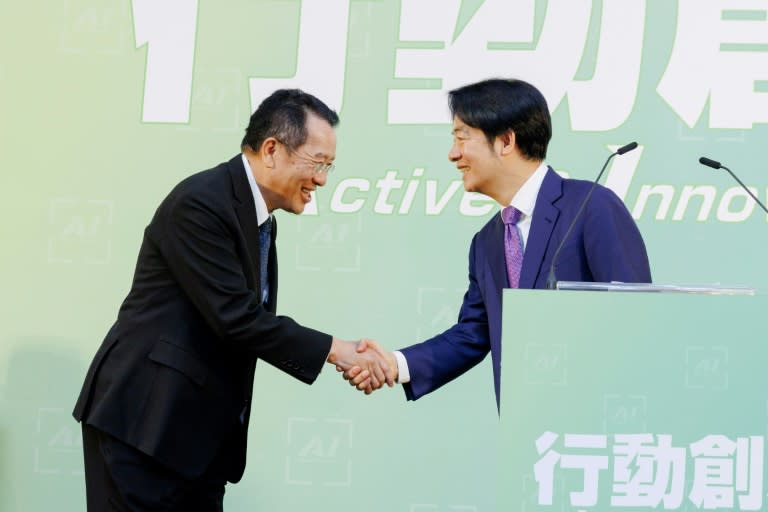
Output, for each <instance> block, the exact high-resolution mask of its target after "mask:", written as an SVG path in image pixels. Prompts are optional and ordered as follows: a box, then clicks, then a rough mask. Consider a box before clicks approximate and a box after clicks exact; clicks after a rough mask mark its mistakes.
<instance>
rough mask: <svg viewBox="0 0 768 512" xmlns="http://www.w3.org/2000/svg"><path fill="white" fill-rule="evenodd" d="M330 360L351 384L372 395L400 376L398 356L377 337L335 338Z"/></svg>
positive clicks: (390, 385) (393, 383)
mask: <svg viewBox="0 0 768 512" xmlns="http://www.w3.org/2000/svg"><path fill="white" fill-rule="evenodd" d="M327 362H329V363H331V364H333V365H335V366H336V371H338V372H341V373H343V377H344V379H345V380H347V381H349V384H350V385H351V386H355V387H356V388H357V389H359V390H360V391H362V392H363V393H365V394H366V395H370V394H371V393H373V392H374V390H377V389H379V388H381V387H382V386H384V384H386V385H387V386H389V387H392V386H394V385H395V382H396V381H397V377H398V370H397V360H396V359H395V355H394V354H393V353H392V352H387V351H386V350H384V349H383V348H382V347H381V345H379V344H378V343H376V342H375V341H374V340H370V339H365V338H363V339H361V340H360V341H343V340H340V339H337V338H333V342H332V343H331V352H330V354H328V359H327Z"/></svg>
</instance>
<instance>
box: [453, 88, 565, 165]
mask: <svg viewBox="0 0 768 512" xmlns="http://www.w3.org/2000/svg"><path fill="white" fill-rule="evenodd" d="M448 101H449V104H450V108H451V115H452V116H455V117H458V118H459V119H460V120H461V121H462V122H463V123H465V124H467V125H468V126H471V127H472V128H478V129H480V130H482V132H483V133H484V134H485V137H486V138H487V139H488V142H489V143H491V144H493V141H494V139H495V138H496V137H497V136H499V135H501V134H503V133H504V132H506V131H507V130H512V131H513V132H515V141H516V143H517V147H518V148H520V152H521V153H522V155H523V156H524V157H525V158H527V159H528V160H544V158H545V157H546V156H547V146H548V145H549V141H550V139H551V138H552V119H551V117H550V115H549V107H548V106H547V100H546V99H545V98H544V95H543V94H541V92H540V91H539V90H538V89H536V88H535V87H534V86H532V85H531V84H529V83H528V82H524V81H522V80H516V79H503V78H492V79H489V80H483V81H482V82H477V83H474V84H469V85H465V86H464V87H459V88H458V89H454V90H452V91H450V92H449V93H448Z"/></svg>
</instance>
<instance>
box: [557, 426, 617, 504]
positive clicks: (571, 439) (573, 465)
mask: <svg viewBox="0 0 768 512" xmlns="http://www.w3.org/2000/svg"><path fill="white" fill-rule="evenodd" d="M564 445H565V447H566V448H586V449H600V448H605V447H606V436H604V435H578V434H565V442H564ZM560 467H561V468H565V469H581V470H583V471H584V489H583V490H582V491H579V492H572V493H571V505H573V506H575V507H591V506H593V505H595V504H597V497H598V496H597V488H598V481H599V478H600V470H601V469H607V468H608V456H607V455H562V456H561V458H560Z"/></svg>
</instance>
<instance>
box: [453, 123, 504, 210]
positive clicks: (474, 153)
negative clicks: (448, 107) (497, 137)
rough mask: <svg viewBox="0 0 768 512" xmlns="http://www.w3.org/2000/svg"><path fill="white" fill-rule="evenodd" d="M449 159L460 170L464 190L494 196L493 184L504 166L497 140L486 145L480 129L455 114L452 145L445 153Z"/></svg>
mask: <svg viewBox="0 0 768 512" xmlns="http://www.w3.org/2000/svg"><path fill="white" fill-rule="evenodd" d="M448 159H449V160H450V161H451V162H453V163H455V164H456V168H458V169H459V171H461V173H462V180H463V181H464V189H465V190H466V191H467V192H480V193H481V194H485V195H488V196H491V197H494V196H495V194H494V193H493V191H494V187H495V184H496V181H497V180H498V178H499V175H500V173H501V172H502V168H503V166H502V161H501V158H500V155H499V154H498V152H497V148H496V141H494V144H493V145H491V144H489V143H488V139H487V138H486V137H485V134H484V133H483V132H482V130H480V129H479V128H473V127H471V126H469V125H467V124H465V123H464V122H463V121H462V120H461V119H459V118H458V117H454V118H453V146H451V150H450V151H449V152H448Z"/></svg>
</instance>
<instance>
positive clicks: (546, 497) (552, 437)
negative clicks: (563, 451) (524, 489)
mask: <svg viewBox="0 0 768 512" xmlns="http://www.w3.org/2000/svg"><path fill="white" fill-rule="evenodd" d="M557 437H558V435H557V434H555V433H553V432H544V433H543V434H542V435H541V436H539V438H538V439H537V440H536V451H537V452H539V455H542V454H544V452H546V454H545V455H544V456H543V457H542V458H540V459H539V460H538V461H537V462H536V464H534V465H533V476H534V478H535V479H536V483H537V484H539V500H538V503H539V505H551V504H552V488H553V487H554V481H555V464H557V463H558V462H559V461H560V454H559V453H558V452H556V451H554V450H549V449H550V448H552V445H553V444H555V441H557ZM547 450H549V451H547Z"/></svg>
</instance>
